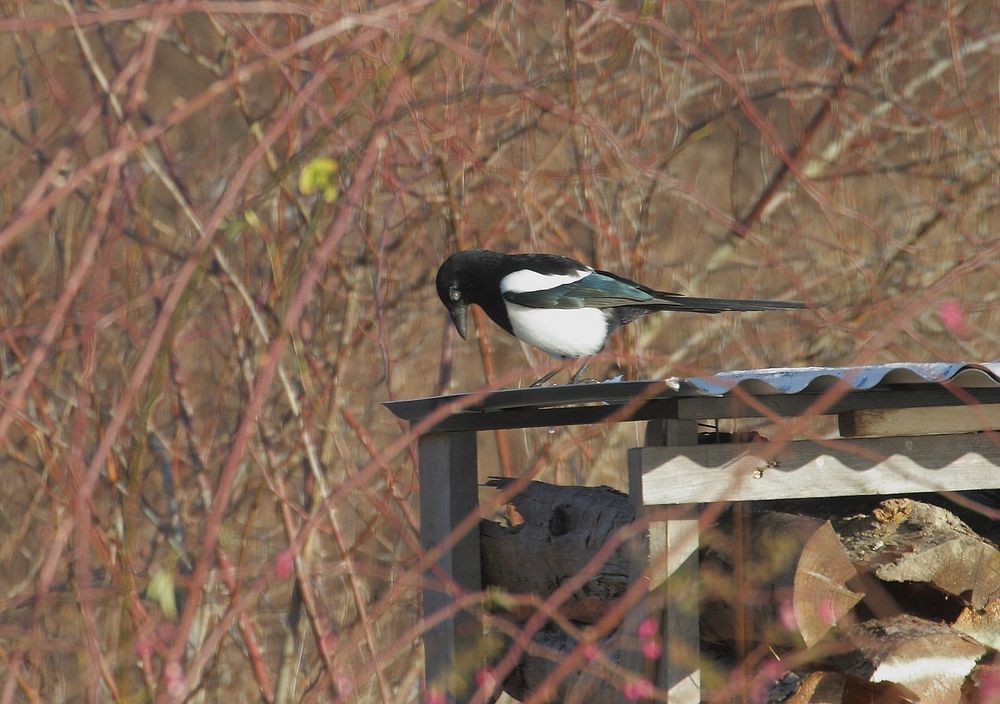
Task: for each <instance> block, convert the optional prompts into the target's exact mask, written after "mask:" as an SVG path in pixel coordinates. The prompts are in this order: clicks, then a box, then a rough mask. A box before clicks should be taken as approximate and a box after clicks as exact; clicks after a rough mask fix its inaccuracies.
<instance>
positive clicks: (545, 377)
mask: <svg viewBox="0 0 1000 704" xmlns="http://www.w3.org/2000/svg"><path fill="white" fill-rule="evenodd" d="M561 371H562V369H553V370H552V371H550V372H549V373H548V374H546V375H545V376H543V377H542V378H541V379H539V380H538V381H536V382H535V383H534V384H532V385H531V386H529V387H528V388H529V389H533V388H535V387H536V386H541V385H542V384H544V383H545V382H546V381H548V380H549V379H551V378H552V377H554V376H555V375H556V374H558V373H559V372H561Z"/></svg>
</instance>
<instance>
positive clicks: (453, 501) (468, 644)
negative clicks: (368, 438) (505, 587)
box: [418, 432, 482, 702]
mask: <svg viewBox="0 0 1000 704" xmlns="http://www.w3.org/2000/svg"><path fill="white" fill-rule="evenodd" d="M418 456H419V463H420V539H421V543H422V544H423V546H424V549H425V550H430V549H433V548H435V547H437V546H438V545H440V544H441V542H442V541H443V540H445V539H446V538H447V537H448V536H450V535H451V534H452V532H453V531H454V530H455V527H456V526H457V525H458V524H459V523H460V522H461V521H462V520H463V519H464V518H465V517H466V516H468V515H469V514H471V513H477V514H478V512H479V496H478V491H479V486H478V480H479V475H478V471H477V458H476V434H475V433H473V432H465V433H435V434H431V435H424V436H421V438H420V440H419V443H418ZM455 589H458V590H461V591H462V592H470V591H471V592H478V591H481V590H482V577H481V575H480V565H479V523H478V521H477V522H476V523H474V524H473V525H472V530H470V531H469V532H468V533H466V534H465V535H464V536H462V537H461V538H459V539H458V541H457V542H456V543H455V544H454V546H453V547H452V548H451V549H449V550H446V551H445V552H444V553H443V554H442V555H441V557H440V558H439V559H438V560H437V562H436V563H435V564H434V566H433V567H432V568H431V569H430V570H428V571H427V572H426V573H425V575H424V599H423V601H424V617H425V618H428V617H430V616H431V615H432V614H434V613H435V612H437V611H441V610H442V609H448V608H451V606H452V605H453V603H454V590H455ZM423 640H424V658H425V664H424V671H425V673H426V682H427V686H428V687H438V688H440V689H441V690H442V691H443V690H444V689H445V687H446V683H447V681H448V679H449V678H448V675H449V673H451V672H452V671H453V670H454V668H455V665H456V662H455V656H456V654H457V653H475V652H477V651H480V650H481V640H482V625H481V623H480V621H479V619H478V618H475V617H474V616H473V615H472V614H470V613H468V612H463V611H459V612H457V613H455V614H452V615H449V616H446V617H445V618H444V620H443V621H441V623H439V624H438V625H436V626H434V627H432V628H430V629H429V630H428V631H427V632H425V633H424V638H423ZM469 668H470V663H463V670H465V669H469ZM474 669H475V668H474V667H473V668H472V669H470V671H469V672H468V673H465V674H466V675H468V683H467V684H468V685H469V686H470V687H471V688H472V689H474V684H473V681H472V672H473V670H474ZM468 693H471V692H467V693H466V694H468ZM447 701H448V702H460V701H465V698H464V695H463V694H458V695H456V694H455V693H454V692H449V693H448V694H447Z"/></svg>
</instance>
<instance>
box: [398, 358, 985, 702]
mask: <svg viewBox="0 0 1000 704" xmlns="http://www.w3.org/2000/svg"><path fill="white" fill-rule="evenodd" d="M386 405H387V407H388V408H389V409H390V410H391V411H392V412H393V413H395V414H396V415H397V416H398V417H400V418H403V419H405V420H407V421H409V422H410V423H411V424H412V425H413V427H415V428H417V429H418V430H419V433H420V435H419V438H420V439H419V464H420V467H419V472H420V502H421V533H422V541H423V544H424V546H425V548H426V549H428V550H437V551H438V552H437V558H436V565H435V567H434V568H433V569H431V570H429V571H428V574H427V578H428V581H427V584H442V582H444V583H445V586H442V587H441V588H439V589H435V588H426V589H425V593H424V608H425V616H430V615H432V614H435V613H438V612H441V614H443V616H442V617H441V618H440V620H439V621H438V623H437V625H436V626H434V627H433V628H431V629H430V630H429V631H428V632H427V634H426V638H425V652H426V674H427V681H428V682H434V681H439V677H440V676H442V675H443V674H445V673H447V672H448V670H449V669H450V668H452V666H453V662H454V661H455V655H456V648H460V647H461V643H462V640H463V638H464V637H465V636H467V635H468V633H469V630H470V629H472V630H475V629H477V628H478V623H477V622H475V621H474V619H472V618H471V617H470V616H468V615H466V614H465V613H464V612H463V611H462V610H461V609H454V608H452V605H453V602H454V599H455V595H456V594H458V593H459V592H477V591H479V590H481V589H482V588H483V584H482V579H481V571H480V544H479V534H478V532H477V531H476V530H475V529H474V527H473V528H472V529H471V530H466V531H465V532H464V533H463V534H462V537H460V538H459V539H457V540H453V539H450V538H449V536H451V535H452V534H453V532H454V531H455V529H456V527H458V526H459V525H460V524H463V522H465V523H464V525H465V526H466V527H467V528H469V527H470V524H469V521H474V520H476V519H475V518H471V517H475V516H478V510H477V496H478V493H477V492H478V485H479V481H480V479H479V475H478V471H477V456H476V455H477V452H476V433H477V432H478V431H481V430H494V429H500V428H526V427H547V426H559V425H576V424H588V423H608V422H631V421H642V420H646V421H651V422H650V424H649V426H648V428H647V434H646V438H647V441H646V447H642V448H636V449H632V450H629V451H628V458H627V466H628V473H629V481H628V485H629V491H630V497H631V501H632V504H633V506H634V507H635V509H636V513H637V515H641V514H642V513H644V512H650V511H652V510H653V509H654V508H655V507H664V506H671V507H673V508H672V509H670V510H669V511H667V512H665V513H664V512H662V511H657V512H656V515H657V517H658V518H663V520H656V521H654V522H653V523H652V524H651V527H650V529H649V531H648V541H647V545H648V559H649V560H650V562H651V563H654V564H656V565H660V566H661V569H659V570H657V571H656V572H654V573H653V575H652V579H651V580H650V587H651V589H654V590H657V591H658V592H659V593H660V594H661V596H662V592H663V591H664V590H669V589H670V588H671V586H670V585H676V584H683V585H685V587H684V588H685V589H696V588H697V587H696V586H695V585H696V584H697V580H696V579H687V580H684V579H678V577H683V575H684V574H685V573H689V574H690V573H692V572H693V571H694V570H696V568H697V556H698V547H699V526H698V513H699V510H700V506H703V505H705V504H708V503H710V502H719V501H723V502H736V503H738V502H744V501H756V500H771V499H795V498H807V497H833V496H857V495H883V494H884V495H888V494H911V493H912V494H915V493H921V492H941V491H961V490H974V489H993V488H1000V438H998V436H997V434H996V433H993V432H988V431H990V430H991V429H995V428H1000V364H944V363H935V364H890V365H879V366H868V367H850V368H805V369H764V370H751V371H741V372H728V373H723V374H719V375H716V376H713V377H705V378H691V379H671V380H662V381H643V382H622V383H603V384H585V385H576V386H555V387H544V388H529V389H514V390H504V391H496V392H483V393H477V394H460V395H453V396H441V397H434V398H424V399H417V400H409V401H397V402H392V403H387V404H386ZM818 415H835V416H837V418H838V421H839V422H838V426H839V436H838V437H830V438H808V439H801V438H800V437H799V434H800V432H801V428H802V427H804V426H803V425H802V424H801V422H800V420H801V419H805V418H810V417H815V416H818ZM732 418H770V419H772V420H774V421H776V431H775V432H774V433H773V434H772V435H771V437H770V438H769V442H752V443H739V442H735V443H728V444H699V442H698V429H699V425H698V424H699V423H703V422H706V421H715V420H717V419H732ZM622 465H623V467H624V466H625V458H624V457H623V462H622ZM473 525H474V524H473ZM449 540H450V542H449ZM648 574H649V573H648V572H647V575H648ZM668 577H670V579H669V580H668ZM447 583H450V585H449V584H447ZM685 597H686V598H685V599H684V600H679V599H671V598H660V599H657V602H656V603H660V604H662V606H663V608H664V609H665V610H666V614H665V618H664V619H663V620H662V623H663V624H664V625H663V628H664V629H666V631H669V635H670V638H671V639H673V640H678V639H680V640H681V641H682V642H684V643H686V648H685V649H683V650H685V651H686V652H687V653H688V654H689V655H691V654H695V655H696V654H697V653H698V649H699V645H698V643H699V633H698V615H697V614H694V613H691V611H690V610H689V609H685V608H683V607H682V606H679V605H680V604H682V603H684V602H686V603H691V595H690V594H687V595H685ZM633 618H636V616H635V615H633ZM669 651H670V653H671V655H670V656H669V657H668V652H667V649H665V650H664V655H663V656H662V658H661V659H660V662H659V666H658V667H657V668H655V672H653V673H650V674H651V676H652V678H653V680H654V682H655V684H656V685H657V687H660V688H662V689H663V690H665V691H667V692H669V697H668V700H669V701H670V702H672V703H673V702H685V703H686V702H697V701H699V699H700V693H701V683H700V674H699V671H698V666H697V658H696V657H683V656H678V655H677V652H678V650H677V649H676V648H671V649H669ZM452 697H453V698H452V701H458V700H461V695H460V696H458V697H454V695H452Z"/></svg>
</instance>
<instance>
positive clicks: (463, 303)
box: [437, 249, 809, 386]
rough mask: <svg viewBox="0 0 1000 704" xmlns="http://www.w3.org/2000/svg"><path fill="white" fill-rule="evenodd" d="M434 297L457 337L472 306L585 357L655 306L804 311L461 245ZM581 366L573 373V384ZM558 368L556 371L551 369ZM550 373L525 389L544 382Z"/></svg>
mask: <svg viewBox="0 0 1000 704" xmlns="http://www.w3.org/2000/svg"><path fill="white" fill-rule="evenodd" d="M437 294H438V297H439V298H440V299H441V302H442V303H443V304H444V306H445V308H447V309H448V313H449V315H450V316H451V320H452V322H453V323H454V324H455V328H456V329H457V330H458V334H459V335H461V336H462V339H465V336H466V332H467V321H466V316H467V313H468V309H469V306H470V305H472V304H475V305H478V306H479V307H480V308H482V309H483V311H484V312H485V313H486V315H488V316H489V317H490V318H491V319H492V320H493V322H494V323H496V324H497V325H499V326H500V327H501V328H503V329H504V330H506V331H507V332H508V333H510V334H511V335H513V336H514V337H516V338H518V339H519V340H523V341H524V342H526V343H528V344H529V345H533V346H534V347H537V348H539V349H541V350H543V351H545V352H548V353H549V354H550V355H553V356H554V357H561V358H563V359H566V358H575V357H590V356H593V355H595V354H597V353H598V352H600V351H601V348H602V347H604V343H605V342H606V341H607V339H608V336H609V335H611V333H613V332H614V331H615V330H616V329H618V328H619V327H621V326H622V325H625V324H627V323H631V322H632V321H633V320H635V319H637V318H641V317H642V316H644V315H648V314H650V313H655V312H657V311H664V310H667V311H679V312H688V313H721V312H723V311H754V310H787V309H795V308H807V307H809V306H807V304H805V303H799V302H797V301H754V300H729V299H723V298H693V297H690V296H685V295H683V294H680V293H667V292H665V291H657V290H655V289H652V288H648V287H646V286H643V285H642V284H638V283H636V282H635V281H630V280H629V279H626V278H625V277H623V276H618V275H617V274H612V273H611V272H608V271H601V270H600V269H594V268H592V267H589V266H587V265H585V264H581V263H580V262H578V261H576V260H575V259H570V258H569V257H564V256H561V255H558V254H502V253H500V252H491V251H489V250H486V249H467V250H464V251H461V252H456V253H455V254H452V255H451V256H450V257H448V258H447V259H446V260H445V262H444V263H443V264H442V265H441V267H440V268H439V269H438V272H437ZM586 367H587V365H586V364H584V366H583V367H582V368H581V369H580V370H579V371H578V372H576V374H574V375H573V378H572V379H571V380H570V383H571V384H573V383H576V381H577V380H578V378H579V376H580V374H582V373H583V371H584V369H586ZM557 371H558V370H557ZM555 373H556V372H550V373H549V374H546V375H545V376H544V377H542V378H541V379H539V380H538V381H536V382H535V383H534V384H532V386H539V385H541V384H543V383H545V382H546V381H548V380H549V379H550V378H551V377H552V375H553V374H555Z"/></svg>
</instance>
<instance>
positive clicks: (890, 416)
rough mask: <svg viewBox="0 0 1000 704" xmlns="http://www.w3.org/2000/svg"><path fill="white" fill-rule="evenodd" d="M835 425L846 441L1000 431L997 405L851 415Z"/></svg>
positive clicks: (892, 409) (843, 414)
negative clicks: (898, 436) (999, 429)
mask: <svg viewBox="0 0 1000 704" xmlns="http://www.w3.org/2000/svg"><path fill="white" fill-rule="evenodd" d="M838 422H839V425H840V435H841V437H845V438H875V437H889V436H892V435H946V434H949V433H977V432H982V431H984V430H996V429H997V428H1000V404H996V403H993V404H989V405H970V406H964V405H963V406H935V407H930V408H885V409H878V410H867V411H850V412H848V413H841V414H840V415H839V417H838Z"/></svg>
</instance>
